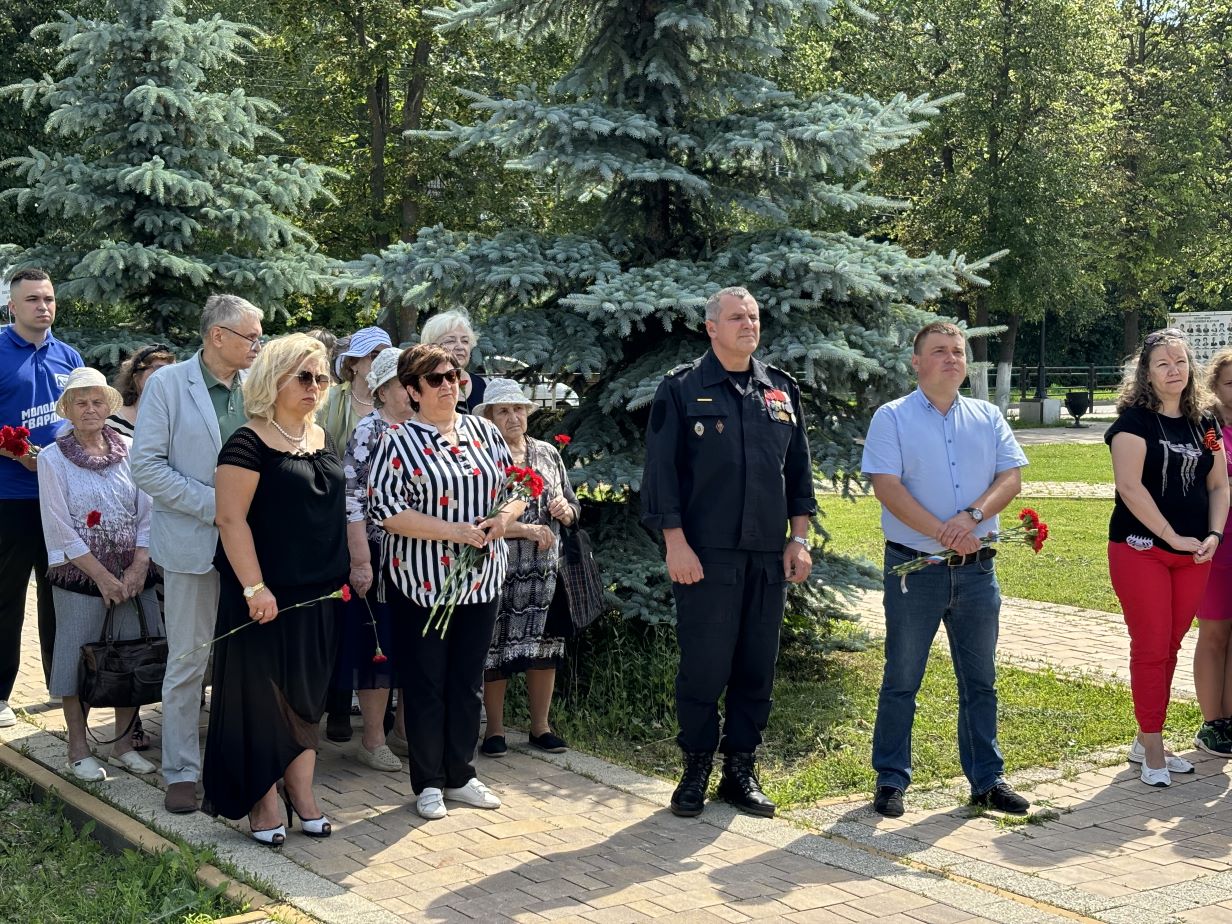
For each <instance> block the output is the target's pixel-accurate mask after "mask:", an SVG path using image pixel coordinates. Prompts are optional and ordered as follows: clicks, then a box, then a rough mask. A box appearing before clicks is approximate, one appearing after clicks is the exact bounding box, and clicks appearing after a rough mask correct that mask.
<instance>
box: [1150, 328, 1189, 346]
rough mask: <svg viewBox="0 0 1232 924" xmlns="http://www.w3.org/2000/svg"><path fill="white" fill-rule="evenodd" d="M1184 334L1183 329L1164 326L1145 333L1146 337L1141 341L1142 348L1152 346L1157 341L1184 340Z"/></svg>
mask: <svg viewBox="0 0 1232 924" xmlns="http://www.w3.org/2000/svg"><path fill="white" fill-rule="evenodd" d="M1184 339H1185V334H1184V332H1183V331H1180V330H1178V329H1177V328H1175V327H1165V328H1164V329H1163V330H1156V331H1151V333H1149V334H1147V335H1146V339H1145V340H1143V341H1142V346H1143V348H1146V347H1153V346H1155V344H1157V343H1162V342H1163V341H1165V340H1184Z"/></svg>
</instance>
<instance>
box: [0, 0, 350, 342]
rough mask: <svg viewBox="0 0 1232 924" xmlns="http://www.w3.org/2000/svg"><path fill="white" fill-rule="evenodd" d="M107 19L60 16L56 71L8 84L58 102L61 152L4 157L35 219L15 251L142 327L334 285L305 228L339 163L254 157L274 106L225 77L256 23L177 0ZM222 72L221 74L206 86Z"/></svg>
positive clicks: (151, 2)
mask: <svg viewBox="0 0 1232 924" xmlns="http://www.w3.org/2000/svg"><path fill="white" fill-rule="evenodd" d="M109 6H110V7H111V9H112V11H113V13H114V18H112V19H102V18H99V19H94V18H88V17H86V16H72V15H69V14H67V13H61V14H60V18H59V20H57V21H55V22H50V23H46V24H44V25H42V26H40V27H39V28H38V29H37V30H36V35H38V34H50V35H53V36H55V37H56V38H57V39H58V42H59V51H60V55H61V58H60V61H59V64H58V67H57V72H58V73H59V75H60V76H59V77H53V76H45V77H43V78H42V79H41V80H33V79H26V80H25V81H23V82H22V83H19V84H13V85H11V86H8V87H5V88H4V89H3V90H0V93H3V94H4V95H5V96H8V97H13V98H19V99H20V100H21V101H22V103H23V105H24V106H25V107H26V108H27V109H28V110H37V109H39V108H42V109H44V110H49V111H50V114H49V115H48V117H47V123H46V133H47V135H48V136H50V137H51V138H53V139H56V140H59V141H60V142H62V147H61V148H60V149H57V150H40V149H36V148H31V149H30V150H29V153H28V154H25V155H23V156H19V157H13V158H10V159H8V160H7V161H5V162H4V163H3V164H2V165H0V166H3V167H6V168H8V169H9V170H10V171H13V172H15V174H16V175H17V177H18V178H19V180H20V183H19V185H17V186H15V187H13V188H10V189H8V190H6V192H5V193H4V196H3V198H4V199H5V200H7V201H8V202H10V203H11V204H12V203H15V205H16V207H17V209H18V210H20V211H24V212H27V213H30V214H33V215H36V216H37V220H38V221H39V223H40V224H41V226H42V235H41V237H40V240H39V241H38V243H37V244H35V245H34V246H32V247H29V248H26V249H21V248H18V247H15V246H11V247H8V248H6V250H7V253H6V256H7V259H8V260H9V261H10V262H13V263H16V264H17V265H19V266H28V265H37V266H42V267H44V268H45V269H47V270H48V271H49V272H50V273H52V275H53V278H54V279H55V281H56V287H57V292H58V294H59V296H60V297H61V299H62V300H76V301H81V302H86V303H91V304H94V305H124V306H127V307H128V308H130V309H132V310H133V311H134V312H135V313H136V318H137V319H138V320H139V321H140V322H142V324H143V325H144V326H147V327H153V328H155V329H156V330H159V331H167V330H173V331H174V330H178V331H180V332H183V333H188V334H189V335H191V333H192V332H195V330H196V317H197V315H198V313H199V311H200V307H201V304H202V303H203V302H204V300H205V297H206V296H207V295H208V294H209V293H211V292H217V291H228V292H235V293H237V294H240V295H243V296H244V297H246V298H248V299H250V300H251V301H252V302H253V303H254V304H256V305H259V306H261V307H263V308H266V309H276V308H279V307H281V306H283V305H284V304H285V303H286V302H287V300H288V299H290V298H292V297H294V296H296V295H298V294H305V293H312V292H314V291H317V290H318V289H320V288H323V287H325V286H327V285H329V273H330V269H331V264H330V261H329V260H328V259H327V258H326V257H325V256H324V255H323V254H321V253H319V252H318V250H317V248H316V245H315V244H314V242H313V241H312V239H311V238H310V237H309V236H308V234H306V233H305V232H304V231H303V230H301V229H300V228H298V227H297V226H296V224H295V223H294V218H295V217H296V216H297V215H300V214H302V213H304V211H305V210H306V209H307V208H308V207H309V205H310V204H311V203H313V201H314V200H317V199H319V198H322V197H326V198H328V193H327V191H326V188H325V183H326V180H327V179H328V171H326V170H325V169H323V168H320V167H317V166H314V165H313V164H310V163H306V162H304V161H301V160H294V161H284V160H280V159H279V158H277V157H273V156H268V155H265V154H262V153H259V149H260V147H261V145H263V144H267V143H271V142H278V141H279V140H280V139H279V138H278V136H277V134H276V133H275V132H273V131H272V130H271V129H269V128H268V127H266V126H265V125H264V124H263V121H266V120H268V119H270V118H271V117H273V116H274V115H275V114H276V112H277V110H276V107H275V106H274V104H273V103H271V102H269V101H267V100H263V99H259V98H255V97H251V96H248V95H247V94H245V93H244V91H243V90H241V89H239V88H238V87H236V86H234V85H233V84H231V85H227V84H226V83H225V81H222V80H220V79H219V78H220V77H221V76H222V74H221V73H220V71H221V70H222V69H224V68H232V67H235V66H237V65H240V64H242V59H241V57H240V55H241V53H242V52H244V51H247V50H249V49H251V48H252V45H251V41H250V37H251V36H252V35H253V34H254V31H255V30H253V29H251V28H250V27H247V26H243V25H238V24H235V23H232V22H228V21H226V20H224V19H222V18H221V17H219V16H215V17H212V18H210V19H203V20H199V21H194V22H189V21H188V20H186V19H185V18H184V16H183V5H182V4H181V3H180V2H179V0H114V2H112V3H111V4H110V5H109ZM211 75H212V79H211Z"/></svg>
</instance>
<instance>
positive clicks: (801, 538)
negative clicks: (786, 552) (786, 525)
mask: <svg viewBox="0 0 1232 924" xmlns="http://www.w3.org/2000/svg"><path fill="white" fill-rule="evenodd" d="M791 541H792V542H798V543H800V544H801V545H802V546H804V547H805V548H806V549H807V548H808V547H809V541H808V538H807V537H805V536H792V537H791Z"/></svg>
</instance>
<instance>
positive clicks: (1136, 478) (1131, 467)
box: [1104, 328, 1228, 786]
mask: <svg viewBox="0 0 1232 924" xmlns="http://www.w3.org/2000/svg"><path fill="white" fill-rule="evenodd" d="M1208 404H1209V401H1208V396H1207V395H1206V393H1205V389H1203V387H1202V385H1201V384H1200V383H1199V381H1198V380H1197V378H1196V376H1195V375H1194V370H1193V355H1192V353H1191V352H1190V350H1189V345H1188V344H1187V343H1186V342H1185V339H1184V336H1183V335H1182V334H1181V332H1180V331H1178V330H1176V329H1174V328H1168V329H1165V330H1160V331H1156V332H1154V333H1152V334H1148V335H1147V337H1146V340H1145V342H1144V343H1143V345H1142V352H1141V353H1140V354H1139V356H1138V361H1137V363H1136V364H1135V365H1133V366H1132V367H1131V369H1130V372H1129V374H1128V376H1127V377H1126V381H1125V384H1124V385H1123V386H1122V389H1121V397H1120V399H1119V400H1118V401H1117V411H1118V412H1119V416H1118V417H1117V419H1116V422H1115V423H1113V425H1112V426H1111V427H1109V428H1108V432H1107V433H1106V434H1105V435H1104V439H1105V440H1106V441H1107V443H1108V445H1109V446H1110V447H1111V450H1112V471H1113V475H1114V477H1115V479H1116V504H1115V506H1114V507H1113V510H1112V520H1111V522H1110V523H1109V524H1108V571H1109V574H1110V576H1111V578H1112V587H1113V589H1114V590H1115V591H1116V595H1117V597H1118V598H1119V599H1120V601H1121V609H1122V611H1123V612H1124V614H1125V625H1126V626H1127V627H1128V628H1129V640H1130V642H1129V677H1130V689H1131V691H1132V693H1133V697H1134V715H1135V717H1136V718H1137V720H1138V737H1137V739H1136V740H1135V741H1134V743H1133V745H1132V746H1131V747H1130V749H1129V759H1130V760H1131V761H1132V762H1135V763H1140V764H1141V765H1142V771H1141V779H1142V781H1143V782H1144V783H1146V784H1147V785H1149V786H1168V785H1169V784H1170V783H1171V782H1172V780H1171V777H1170V773H1192V772H1193V764H1191V763H1190V762H1189V761H1187V760H1185V759H1184V758H1181V757H1176V756H1175V755H1172V754H1169V753H1168V752H1167V751H1166V750H1165V748H1164V742H1163V727H1164V717H1165V714H1166V713H1167V709H1168V699H1169V695H1170V692H1171V689H1172V675H1173V673H1174V672H1175V671H1176V656H1177V652H1178V651H1179V650H1180V647H1181V640H1182V639H1183V638H1184V637H1185V633H1186V632H1188V631H1189V627H1190V626H1191V625H1192V624H1193V619H1194V614H1195V613H1196V612H1197V610H1198V604H1199V603H1200V602H1201V601H1202V595H1203V592H1204V591H1205V589H1206V581H1207V578H1208V576H1209V574H1210V562H1211V558H1212V557H1213V556H1214V554H1215V550H1216V549H1217V548H1219V543H1220V542H1221V541H1222V540H1223V528H1224V521H1225V520H1226V519H1227V517H1228V472H1227V465H1226V462H1225V456H1224V449H1223V443H1222V440H1221V439H1220V431H1219V425H1218V423H1217V422H1216V421H1215V418H1214V417H1212V416H1210V415H1209V414H1206V413H1203V411H1204V408H1206V407H1207V405H1208Z"/></svg>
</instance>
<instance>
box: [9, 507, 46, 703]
mask: <svg viewBox="0 0 1232 924" xmlns="http://www.w3.org/2000/svg"><path fill="white" fill-rule="evenodd" d="M31 571H33V572H34V580H35V583H36V588H37V592H38V629H39V651H40V653H41V654H42V657H43V680H44V681H48V682H50V678H51V655H52V651H53V650H54V649H55V644H56V611H55V610H54V609H53V608H52V603H51V584H50V583H48V581H47V546H46V545H45V544H44V543H43V518H42V516H41V515H40V514H39V502H38V501H37V500H0V700H7V699H8V698H9V697H10V696H12V695H13V685H14V684H15V683H16V682H17V671H18V670H19V669H20V667H21V627H22V624H23V623H24V622H25V614H26V587H27V586H28V585H29V583H30V572H31Z"/></svg>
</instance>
